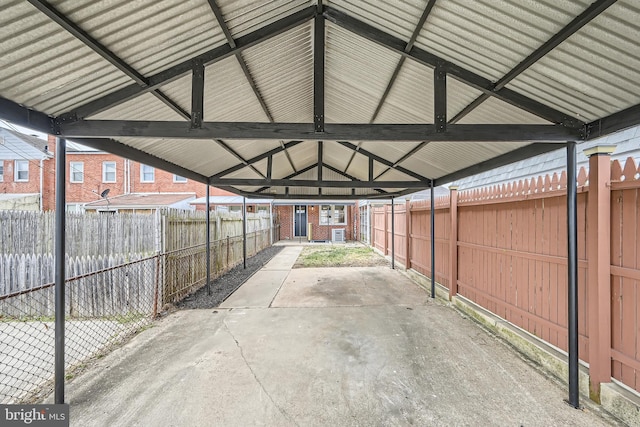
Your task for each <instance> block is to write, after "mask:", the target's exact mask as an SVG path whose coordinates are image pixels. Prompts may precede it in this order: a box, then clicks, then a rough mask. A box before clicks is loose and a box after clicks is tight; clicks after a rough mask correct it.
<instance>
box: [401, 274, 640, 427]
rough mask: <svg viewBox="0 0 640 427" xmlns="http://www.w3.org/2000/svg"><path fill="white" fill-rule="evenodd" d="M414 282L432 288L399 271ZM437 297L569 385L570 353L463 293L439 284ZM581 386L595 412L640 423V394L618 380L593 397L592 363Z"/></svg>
mask: <svg viewBox="0 0 640 427" xmlns="http://www.w3.org/2000/svg"><path fill="white" fill-rule="evenodd" d="M399 271H401V272H402V273H403V274H405V275H406V276H407V277H409V278H410V279H411V280H412V281H414V282H415V283H416V284H418V285H419V286H420V287H422V288H424V289H425V290H427V291H428V292H430V290H431V280H430V279H429V278H428V277H426V276H424V275H423V274H421V273H419V272H417V271H415V270H413V269H411V270H404V271H402V270H399ZM435 288H436V296H437V297H438V298H440V299H442V300H445V301H446V302H447V303H449V304H450V306H451V307H453V308H455V309H457V310H459V311H460V312H462V313H464V314H466V315H468V316H470V317H471V318H473V319H474V320H475V321H477V322H478V323H480V324H481V325H483V326H484V327H486V328H487V329H489V330H490V331H492V332H494V333H495V334H497V335H498V336H500V337H501V338H503V339H505V340H506V341H507V342H508V343H509V344H510V345H512V346H513V347H514V348H515V349H516V350H517V351H519V352H520V353H522V354H523V355H524V356H526V357H527V358H528V359H530V360H531V361H533V362H535V363H536V364H537V365H538V366H540V367H541V368H543V369H544V371H545V372H547V373H549V374H550V375H552V376H553V377H555V378H556V379H557V380H558V381H559V382H560V383H561V384H562V386H563V387H564V388H567V387H568V386H567V384H566V382H567V378H568V375H569V373H568V369H569V368H568V364H567V354H566V353H565V352H564V351H562V350H560V349H558V348H556V347H554V346H552V345H550V344H549V343H547V342H545V341H543V340H541V339H540V338H538V337H536V336H534V335H532V334H530V333H529V332H527V331H525V330H523V329H521V328H519V327H517V326H515V325H514V324H512V323H510V322H508V321H506V320H504V319H502V318H500V317H498V316H496V315H495V314H493V313H491V312H490V311H488V310H486V309H484V308H482V307H480V306H479V305H477V304H475V303H474V302H472V301H470V300H468V299H466V298H464V297H463V296H459V295H458V296H454V297H453V298H452V300H451V301H449V290H448V289H447V288H446V287H444V286H442V285H440V284H439V283H436V287H435ZM578 381H579V389H580V395H581V402H582V404H583V405H584V406H587V407H589V409H591V410H592V411H595V412H603V411H606V412H607V413H608V414H611V415H613V416H614V417H615V418H617V419H618V420H620V421H622V422H623V423H625V424H628V425H640V396H639V395H638V394H637V393H635V392H633V391H630V390H627V388H626V387H624V386H622V385H619V384H617V383H616V382H615V381H614V382H611V383H606V384H602V387H601V396H600V399H601V402H600V405H598V404H597V403H596V402H593V401H592V400H590V399H589V372H588V365H587V364H586V363H584V362H582V361H581V362H580V370H579V380H578Z"/></svg>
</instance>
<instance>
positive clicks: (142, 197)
mask: <svg viewBox="0 0 640 427" xmlns="http://www.w3.org/2000/svg"><path fill="white" fill-rule="evenodd" d="M195 198H196V194H195V193H131V194H123V195H119V196H114V197H109V200H108V201H107V200H104V199H102V200H96V201H95V202H91V203H87V204H85V205H84V208H85V209H88V210H94V209H102V208H106V207H109V208H111V209H156V208H162V207H170V206H172V205H175V204H176V203H180V202H184V201H192V200H195Z"/></svg>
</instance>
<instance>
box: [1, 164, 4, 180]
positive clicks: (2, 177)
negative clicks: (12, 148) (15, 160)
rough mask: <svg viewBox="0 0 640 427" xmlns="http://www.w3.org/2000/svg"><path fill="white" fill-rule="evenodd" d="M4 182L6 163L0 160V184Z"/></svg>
mask: <svg viewBox="0 0 640 427" xmlns="http://www.w3.org/2000/svg"><path fill="white" fill-rule="evenodd" d="M2 181H4V162H3V161H2V160H0V182H2Z"/></svg>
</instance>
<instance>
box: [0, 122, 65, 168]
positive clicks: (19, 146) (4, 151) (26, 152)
mask: <svg viewBox="0 0 640 427" xmlns="http://www.w3.org/2000/svg"><path fill="white" fill-rule="evenodd" d="M51 157H53V154H52V153H51V152H49V150H48V146H47V142H46V141H43V140H41V139H39V138H37V137H35V136H31V135H25V134H23V133H20V132H16V131H13V130H11V129H5V128H0V160H41V159H48V158H51Z"/></svg>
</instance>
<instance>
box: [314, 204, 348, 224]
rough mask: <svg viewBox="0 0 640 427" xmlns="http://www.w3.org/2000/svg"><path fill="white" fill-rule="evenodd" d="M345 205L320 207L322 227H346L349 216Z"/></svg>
mask: <svg viewBox="0 0 640 427" xmlns="http://www.w3.org/2000/svg"><path fill="white" fill-rule="evenodd" d="M345 211H346V207H345V205H322V206H320V220H319V223H320V225H345V224H346V223H347V215H346V213H345Z"/></svg>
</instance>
